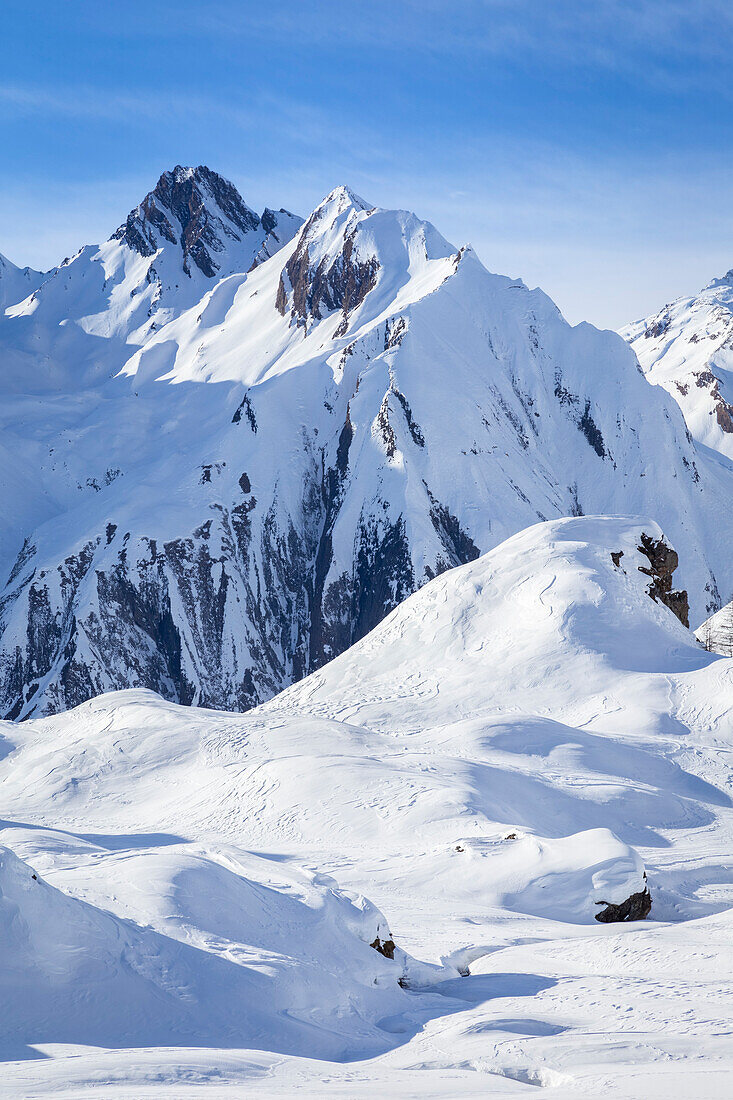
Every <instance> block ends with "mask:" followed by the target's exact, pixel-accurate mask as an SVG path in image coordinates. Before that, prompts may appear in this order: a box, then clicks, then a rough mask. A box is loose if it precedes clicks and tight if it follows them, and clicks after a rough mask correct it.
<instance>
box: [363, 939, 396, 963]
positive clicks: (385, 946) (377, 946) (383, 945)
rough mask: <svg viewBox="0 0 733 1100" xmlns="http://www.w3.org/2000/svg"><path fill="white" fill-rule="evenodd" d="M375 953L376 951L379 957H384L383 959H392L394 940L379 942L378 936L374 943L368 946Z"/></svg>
mask: <svg viewBox="0 0 733 1100" xmlns="http://www.w3.org/2000/svg"><path fill="white" fill-rule="evenodd" d="M369 946H370V947H373V948H374V950H375V951H378V952H379V954H380V955H384V957H385V959H393V958H394V952H395V947H396V944H395V942H394V940H380V938H379V936H377V938H376V939H375V941H374V943H370V944H369Z"/></svg>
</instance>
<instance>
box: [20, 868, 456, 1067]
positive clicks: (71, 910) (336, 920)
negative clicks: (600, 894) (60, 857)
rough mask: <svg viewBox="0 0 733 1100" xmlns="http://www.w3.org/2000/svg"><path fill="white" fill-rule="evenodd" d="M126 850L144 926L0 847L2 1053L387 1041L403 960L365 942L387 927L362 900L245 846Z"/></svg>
mask: <svg viewBox="0 0 733 1100" xmlns="http://www.w3.org/2000/svg"><path fill="white" fill-rule="evenodd" d="M124 862H125V863H126V868H125V875H124V877H123V880H122V888H123V889H124V894H125V901H124V902H123V905H126V906H127V908H128V909H129V910H130V911H133V912H134V911H136V909H137V910H138V911H139V910H141V899H145V902H146V904H145V905H144V906H142V912H143V913H144V916H142V915H141V917H140V923H137V922H136V921H135V920H134V919H131V918H130V917H125V918H122V917H119V916H115V915H113V914H111V913H109V912H107V911H105V910H104V909H103V908H99V907H97V906H95V905H92V904H89V903H88V902H86V901H82V900H79V899H78V898H74V897H70V896H67V895H66V894H65V893H62V892H61V891H60V890H58V889H56V888H54V887H53V886H50V885H49V884H48V883H47V882H45V881H44V880H43V879H42V878H41V877H40V876H39V875H38V874H37V873H36V872H34V871H32V870H31V868H30V867H29V866H28V865H27V864H26V863H24V862H23V861H22V860H20V859H19V858H17V857H16V856H15V855H14V854H13V852H12V851H10V850H9V849H8V848H4V847H3V848H0V929H1V931H2V942H3V958H2V961H0V992H1V994H2V996H1V1002H2V1006H3V1007H2V1008H1V1009H0V1020H1V1024H0V1031H1V1032H2V1040H1V1041H0V1048H1V1049H2V1052H3V1055H4V1056H5V1057H7V1056H8V1055H10V1056H11V1057H13V1056H14V1057H19V1056H21V1057H22V1056H23V1053H22V1052H23V1049H24V1048H25V1047H30V1046H32V1045H33V1044H38V1043H41V1044H47V1043H68V1044H79V1045H90V1046H100V1047H115V1048H120V1047H126V1046H166V1045H170V1044H173V1045H185V1046H202V1045H203V1046H218V1047H234V1046H239V1047H241V1046H247V1047H254V1048H257V1047H262V1046H265V1047H266V1048H267V1049H268V1050H282V1051H286V1052H288V1053H291V1054H301V1055H304V1054H308V1055H315V1056H317V1057H326V1058H344V1057H346V1058H348V1056H349V1050H350V1049H353V1048H357V1047H358V1049H359V1050H360V1051H361V1052H362V1053H364V1052H365V1051H367V1050H370V1049H371V1051H372V1052H373V1053H377V1052H379V1051H380V1050H384V1049H386V1048H388V1047H389V1046H390V1045H392V1040H391V1039H390V1037H389V1036H387V1035H386V1034H385V1033H384V1032H383V1031H381V1030H380V1029H379V1028H378V1027H377V1021H378V1019H379V1018H380V1017H381V1016H382V1015H384V1014H386V1013H388V1012H389V1010H392V1011H397V1010H398V1009H399V1008H400V1007H401V1005H402V1003H403V1002H404V998H405V994H404V993H403V992H402V989H401V988H400V986H399V984H398V981H399V979H400V978H401V977H402V976H403V974H404V971H405V961H406V960H405V956H404V953H400V952H398V956H399V957H398V958H396V959H394V960H391V959H388V958H386V957H384V956H383V955H382V954H380V953H379V952H378V951H376V950H374V949H372V947H371V946H370V944H371V943H372V942H373V941H374V940H376V939H379V940H380V942H381V941H384V940H385V939H386V940H390V939H391V935H390V933H389V929H388V927H387V924H386V921H385V920H384V917H383V916H382V915H381V914H380V913H379V912H377V911H376V910H375V909H374V908H373V907H372V906H370V905H369V903H367V902H365V901H364V900H363V899H356V900H353V901H352V900H349V899H348V898H347V897H345V896H344V895H343V894H341V893H340V892H339V891H338V890H337V889H336V888H335V884H333V883H332V882H326V883H325V884H321V883H320V882H319V879H318V876H316V875H313V874H307V873H303V872H298V871H297V870H293V869H291V868H290V867H287V868H286V867H283V866H282V865H278V866H277V867H276V866H275V865H274V864H273V863H272V862H271V861H267V860H265V859H257V858H256V857H252V856H249V857H248V856H247V855H245V854H242V853H238V854H237V855H236V856H235V855H232V854H229V855H227V854H219V855H218V856H217V855H212V854H207V855H203V854H197V855H194V854H191V853H190V852H188V851H186V850H185V849H183V850H178V849H176V850H173V849H167V850H166V851H165V852H163V853H156V852H155V851H151V852H148V853H146V854H137V855H134V854H133V855H130V854H126V857H125V860H124ZM118 863H119V860H118ZM114 870H117V871H118V872H119V867H117V868H112V869H111V870H110V878H111V879H114ZM92 881H93V880H92ZM118 885H120V884H119V882H118ZM447 973H448V974H449V973H450V972H447Z"/></svg>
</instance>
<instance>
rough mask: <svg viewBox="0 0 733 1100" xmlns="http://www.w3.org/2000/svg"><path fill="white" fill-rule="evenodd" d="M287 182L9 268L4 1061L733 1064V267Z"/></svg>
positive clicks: (239, 1083) (1, 294)
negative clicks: (573, 296) (611, 306)
mask: <svg viewBox="0 0 733 1100" xmlns="http://www.w3.org/2000/svg"><path fill="white" fill-rule="evenodd" d="M276 207H277V204H276V203H274V207H273V209H269V208H268V209H265V210H264V211H263V212H262V213H261V214H259V213H257V212H255V211H254V210H252V209H250V207H248V206H247V204H246V203H245V201H244V200H243V199H242V198H241V196H240V195H239V194H238V192H237V190H236V189H235V187H234V186H233V185H232V184H231V183H229V182H228V181H227V180H225V179H224V178H222V177H221V176H219V175H217V174H216V173H215V172H213V171H211V170H210V169H208V168H205V167H198V168H182V167H176V168H174V169H173V170H172V171H168V172H165V173H164V174H163V175H162V176H161V177H160V179H159V180H158V183H157V184H156V185H155V187H154V188H153V190H152V191H150V193H149V194H148V195H147V196H146V197H145V198H144V199H143V201H142V202H141V203H140V205H139V206H138V207H136V208H135V209H134V210H132V212H131V213H130V214H129V215H128V216H127V218H126V219H125V220H124V221H123V222H122V224H121V225H120V227H119V229H118V230H117V231H116V232H114V233H113V234H112V236H111V237H110V238H109V240H107V241H106V242H105V243H103V244H101V245H95V246H86V247H84V248H82V249H81V250H80V251H79V252H78V253H77V254H76V255H74V256H72V257H71V258H68V259H66V260H64V261H63V263H61V264H60V265H59V266H58V267H57V268H55V269H54V270H52V271H50V272H45V273H41V272H36V271H33V270H31V269H29V268H17V267H15V266H14V265H13V264H12V263H11V262H10V261H9V260H6V259H4V258H2V257H0V459H1V461H0V573H1V574H2V581H1V582H0V583H2V589H1V590H0V1061H1V1062H2V1075H1V1079H0V1097H2V1098H3V1100H5V1098H17V1100H20V1098H21V1097H23V1098H25V1097H31V1096H32V1097H57V1098H59V1097H66V1098H78V1097H80V1096H86V1095H87V1094H91V1093H94V1094H95V1095H97V1096H101V1097H104V1100H107V1098H109V1100H123V1098H130V1097H135V1100H148V1098H149V1100H159V1098H160V1100H162V1098H163V1097H167V1098H169V1100H182V1098H183V1100H188V1098H191V1100H199V1098H202V1097H206V1098H207V1100H209V1098H211V1100H220V1098H221V1100H224V1098H231V1100H233V1098H234V1097H242V1096H250V1095H252V1096H254V1095H257V1096H260V1095H261V1096H263V1097H291V1096H296V1095H300V1096H304V1097H312V1098H314V1100H315V1098H321V1097H323V1096H326V1095H327V1096H331V1095H333V1096H337V1097H344V1098H356V1097H369V1098H371V1100H374V1098H382V1097H384V1098H386V1100H391V1098H393V1097H395V1098H414V1100H417V1098H418V1097H419V1098H435V1100H446V1098H451V1100H452V1098H453V1097H459V1096H460V1097H463V1096H466V1097H469V1096H470V1097H486V1096H491V1097H499V1098H504V1097H506V1098H510V1097H518V1096H522V1095H530V1094H531V1095H534V1092H533V1090H536V1089H537V1088H543V1089H545V1090H546V1095H548V1096H553V1097H557V1098H558V1100H565V1098H567V1097H570V1096H573V1097H578V1098H587V1100H591V1098H593V1100H596V1098H598V1097H600V1096H603V1097H614V1098H618V1100H625V1098H628V1097H630V1096H644V1097H645V1098H646V1100H668V1098H669V1097H670V1096H674V1097H675V1098H689V1100H692V1098H699V1097H705V1098H711V1100H713V1098H715V1097H723V1096H727V1095H728V1094H729V1092H730V1082H731V1079H732V1077H733V1040H732V1039H731V1027H730V1014H731V1004H733V980H732V979H731V975H732V974H733V948H732V947H731V944H732V942H733V867H731V860H730V852H731V847H732V846H733V778H732V776H733V772H732V771H731V764H732V755H733V728H732V725H731V707H732V706H733V656H731V653H733V648H731V645H730V639H731V637H733V633H732V632H731V629H732V628H731V624H733V610H731V609H730V608H723V610H721V607H722V606H723V605H724V604H727V602H728V601H729V600H730V597H731V593H732V592H733V555H731V553H730V545H731V539H732V538H733V507H732V505H733V466H732V465H731V463H732V461H733V451H730V448H729V445H728V444H729V441H730V439H733V434H731V433H730V432H729V429H728V427H727V426H726V425H727V420H726V417H727V416H728V413H727V412H726V409H728V400H729V395H727V391H726V386H727V385H728V381H727V375H726V371H728V370H729V368H730V369H733V367H731V363H730V362H729V361H728V359H726V355H727V354H728V353H727V352H726V351H725V348H726V346H727V343H728V342H729V336H728V328H727V327H726V326H727V325H728V319H729V313H726V309H727V308H728V306H727V305H726V303H728V304H730V293H729V292H730V276H727V277H726V280H727V281H726V280H718V281H717V282H716V283H714V284H711V286H710V287H709V288H708V289H707V290H706V291H704V292H703V294H702V296H701V297H700V298H697V299H694V300H689V301H686V302H684V303H678V304H676V305H674V306H671V307H666V309H665V311H663V313H662V314H660V315H659V317H657V318H654V319H651V320H649V321H647V322H639V323H637V324H636V325H634V326H632V327H631V328H630V329H629V330H627V331H625V332H624V336H625V337H626V339H624V338H622V336H621V335H619V334H617V333H613V332H608V331H599V330H598V329H596V328H594V327H593V326H591V325H589V324H580V325H577V326H575V327H572V326H570V325H569V324H568V323H567V322H566V321H565V320H564V318H563V317H562V315H561V314H560V312H559V311H558V309H557V308H556V306H555V305H554V304H553V303H552V301H551V300H550V299H549V298H548V297H547V296H546V295H545V294H544V293H543V292H542V291H540V290H530V289H528V288H527V287H526V286H525V285H524V283H522V282H521V281H520V280H517V279H510V278H507V277H504V276H500V275H495V274H491V273H490V272H489V271H487V270H486V268H485V267H484V266H483V265H482V263H481V262H480V261H479V259H478V257H477V256H476V254H475V253H474V252H473V250H472V249H471V248H470V247H469V246H464V247H460V248H456V247H455V246H453V245H452V244H449V243H448V242H447V241H446V240H445V239H444V238H443V237H442V236H441V235H440V234H439V233H438V231H437V230H436V229H434V228H433V227H432V225H430V224H429V223H427V222H423V221H420V220H419V219H418V218H417V217H416V216H415V215H413V214H410V213H406V212H404V211H396V210H383V209H380V208H377V207H374V206H371V205H370V204H369V203H368V202H365V201H364V200H362V199H360V198H359V197H358V196H356V195H355V194H353V193H352V192H351V191H349V190H348V189H347V188H345V187H339V188H337V189H336V190H334V191H332V192H331V193H330V194H329V195H328V196H326V198H325V199H324V200H323V202H321V203H320V205H318V206H317V207H316V208H315V210H313V211H312V213H310V214H309V215H308V217H307V218H306V219H305V220H303V219H301V218H300V217H299V216H296V215H294V214H291V213H289V212H288V211H286V210H284V209H279V208H276ZM694 337H696V338H694ZM629 345H631V346H629ZM691 345H692V347H693V348H694V355H693V354H692V352H691V351H690V346H691ZM637 355H638V358H637ZM640 361H641V365H640ZM708 376H710V377H711V378H712V379H713V381H712V382H711V381H709V379H708ZM660 382H661V383H662V384H661V385H659V384H657V383H660ZM684 387H687V390H685V389H684ZM688 398H689V400H688ZM694 631H697V636H696V634H695V632H694ZM723 638H724V639H725V646H727V647H728V648H725V646H724V645H723V641H722V639H723ZM715 650H718V652H715Z"/></svg>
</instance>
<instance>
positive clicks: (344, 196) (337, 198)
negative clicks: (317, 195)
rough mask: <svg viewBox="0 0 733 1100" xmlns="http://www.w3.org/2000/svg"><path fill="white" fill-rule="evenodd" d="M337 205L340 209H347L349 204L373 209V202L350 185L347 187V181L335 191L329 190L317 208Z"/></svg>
mask: <svg viewBox="0 0 733 1100" xmlns="http://www.w3.org/2000/svg"><path fill="white" fill-rule="evenodd" d="M331 205H335V206H336V207H337V208H338V210H339V211H341V210H345V209H346V207H348V206H355V207H356V208H357V210H373V209H374V206H373V205H372V203H369V202H366V200H365V199H362V198H361V196H360V195H357V194H356V192H355V191H352V190H351V188H350V187H347V186H346V184H345V183H342V184H340V185H339V186H338V187H334V189H333V191H329V193H328V194H327V195H326V197H325V199H323V201H322V202H320V203H319V204H318V206H317V207H316V210H320V209H321V208H322V207H325V206H331Z"/></svg>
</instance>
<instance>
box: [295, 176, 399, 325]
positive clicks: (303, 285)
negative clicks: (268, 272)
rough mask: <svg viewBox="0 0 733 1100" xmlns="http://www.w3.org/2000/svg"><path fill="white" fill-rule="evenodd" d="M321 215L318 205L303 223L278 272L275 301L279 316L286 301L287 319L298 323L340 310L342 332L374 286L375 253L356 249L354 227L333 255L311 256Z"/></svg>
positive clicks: (376, 262)
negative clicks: (289, 253) (362, 253)
mask: <svg viewBox="0 0 733 1100" xmlns="http://www.w3.org/2000/svg"><path fill="white" fill-rule="evenodd" d="M349 198H351V196H349ZM322 217H323V213H322V209H321V208H320V207H319V208H318V209H316V210H315V211H314V212H313V214H311V216H310V218H309V219H308V221H307V222H306V223H305V225H304V226H303V229H302V231H301V233H300V236H299V241H298V246H297V248H296V249H295V251H294V252H293V254H292V256H291V257H290V259H289V260H288V262H287V263H286V265H285V268H284V269H283V272H282V274H281V276H280V282H279V284H278V291H277V298H276V303H275V304H276V307H277V309H278V311H279V313H280V314H281V315H282V316H283V317H284V316H285V314H286V312H287V310H288V305H289V306H290V317H291V321H292V322H294V323H295V324H302V325H305V324H307V323H308V321H309V320H321V319H322V317H323V316H324V313H331V312H333V311H334V310H341V311H342V313H343V321H342V326H341V329H342V331H343V332H346V329H347V326H348V317H349V313H350V312H351V311H353V310H355V309H356V308H357V307H358V306H360V305H361V303H362V302H363V301H364V299H365V298H366V296H367V294H368V293H369V291H370V290H373V289H374V287H375V285H376V281H377V273H378V271H379V266H380V265H379V261H378V259H377V257H376V256H373V255H371V256H369V255H361V254H360V253H359V248H358V245H357V238H356V232H355V231H352V232H350V233H347V234H346V236H345V238H344V240H343V243H342V245H341V248H340V249H339V250H338V252H337V253H336V254H335V255H334V254H333V253H331V252H328V251H327V252H326V253H325V254H324V255H321V256H320V257H316V258H314V257H313V256H312V255H311V249H312V248H313V243H314V238H315V237H316V235H317V233H318V230H319V223H320V222H321V220H322ZM340 331H341V330H340Z"/></svg>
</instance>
